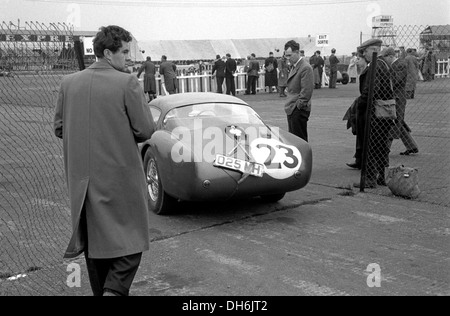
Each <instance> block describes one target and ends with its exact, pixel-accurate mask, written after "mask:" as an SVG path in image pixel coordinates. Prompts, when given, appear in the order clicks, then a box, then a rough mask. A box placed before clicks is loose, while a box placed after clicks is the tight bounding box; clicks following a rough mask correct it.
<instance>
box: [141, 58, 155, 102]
mask: <svg viewBox="0 0 450 316" xmlns="http://www.w3.org/2000/svg"><path fill="white" fill-rule="evenodd" d="M144 71H145V74H144V92H145V93H147V94H148V99H149V102H150V101H151V100H153V99H156V78H155V74H156V67H155V64H154V63H153V62H152V59H151V57H150V56H148V57H147V60H146V61H145V62H144V63H143V64H142V66H141V68H139V71H138V73H137V77H138V78H139V77H140V76H141V74H142V72H144Z"/></svg>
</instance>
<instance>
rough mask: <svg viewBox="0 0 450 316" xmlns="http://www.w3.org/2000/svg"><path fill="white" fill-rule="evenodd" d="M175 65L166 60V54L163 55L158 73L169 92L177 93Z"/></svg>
mask: <svg viewBox="0 0 450 316" xmlns="http://www.w3.org/2000/svg"><path fill="white" fill-rule="evenodd" d="M176 71H177V66H176V65H175V64H174V63H172V62H170V61H167V56H166V55H163V56H162V57H161V65H160V66H159V74H160V75H161V76H162V79H163V84H164V86H165V87H166V90H167V92H168V93H169V94H175V93H177V89H178V82H177V72H176Z"/></svg>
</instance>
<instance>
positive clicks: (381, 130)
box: [354, 39, 395, 188]
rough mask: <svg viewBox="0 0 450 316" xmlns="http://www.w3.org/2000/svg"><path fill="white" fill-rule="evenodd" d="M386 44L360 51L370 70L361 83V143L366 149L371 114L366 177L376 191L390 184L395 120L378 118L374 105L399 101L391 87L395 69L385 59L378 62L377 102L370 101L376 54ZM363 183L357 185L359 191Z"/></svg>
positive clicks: (364, 45) (365, 45)
mask: <svg viewBox="0 0 450 316" xmlns="http://www.w3.org/2000/svg"><path fill="white" fill-rule="evenodd" d="M382 43H383V41H382V40H380V39H370V40H367V41H365V42H364V43H362V44H361V46H359V47H358V51H359V52H360V53H361V54H362V56H363V57H364V58H365V59H366V61H367V63H368V64H367V68H366V70H364V72H363V73H362V74H361V77H360V80H361V82H362V83H363V86H362V87H360V91H361V95H360V96H359V97H358V99H357V119H356V124H357V139H358V140H359V141H360V142H361V147H360V148H361V149H362V148H364V130H365V128H366V113H367V111H369V109H370V112H369V115H371V131H370V135H369V139H368V144H367V147H368V152H367V169H366V171H367V172H366V176H365V183H364V187H365V188H376V187H377V185H386V182H385V168H386V167H388V166H389V152H390V148H389V137H390V132H391V128H392V125H393V124H394V121H393V120H391V119H385V118H377V117H376V116H375V109H374V106H373V103H374V100H380V101H386V102H387V101H390V100H394V99H395V95H394V91H393V89H392V86H391V78H392V77H391V76H392V73H391V71H392V68H391V67H390V66H389V65H388V64H387V62H386V61H384V59H383V57H380V58H378V59H377V63H376V71H375V82H374V83H373V100H369V89H370V80H369V78H371V73H372V67H371V66H370V65H371V64H372V56H373V53H374V52H376V53H379V52H380V50H381V45H382ZM361 185H362V184H361V183H360V182H358V183H355V184H354V186H355V187H357V188H360V187H361Z"/></svg>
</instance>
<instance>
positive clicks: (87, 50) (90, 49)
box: [83, 37, 95, 56]
mask: <svg viewBox="0 0 450 316" xmlns="http://www.w3.org/2000/svg"><path fill="white" fill-rule="evenodd" d="M93 40H94V38H93V37H85V38H84V39H83V44H84V55H85V56H94V55H95V54H94V43H93Z"/></svg>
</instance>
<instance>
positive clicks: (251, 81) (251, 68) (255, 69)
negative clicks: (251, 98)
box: [245, 54, 259, 95]
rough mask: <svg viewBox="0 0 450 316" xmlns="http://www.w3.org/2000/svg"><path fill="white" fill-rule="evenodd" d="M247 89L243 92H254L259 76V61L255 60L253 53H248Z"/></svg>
mask: <svg viewBox="0 0 450 316" xmlns="http://www.w3.org/2000/svg"><path fill="white" fill-rule="evenodd" d="M247 78H248V81H247V89H246V91H245V94H247V95H248V94H250V93H251V94H256V83H257V81H258V78H259V62H258V61H257V60H256V56H255V54H251V55H250V63H249V65H248V70H247Z"/></svg>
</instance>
